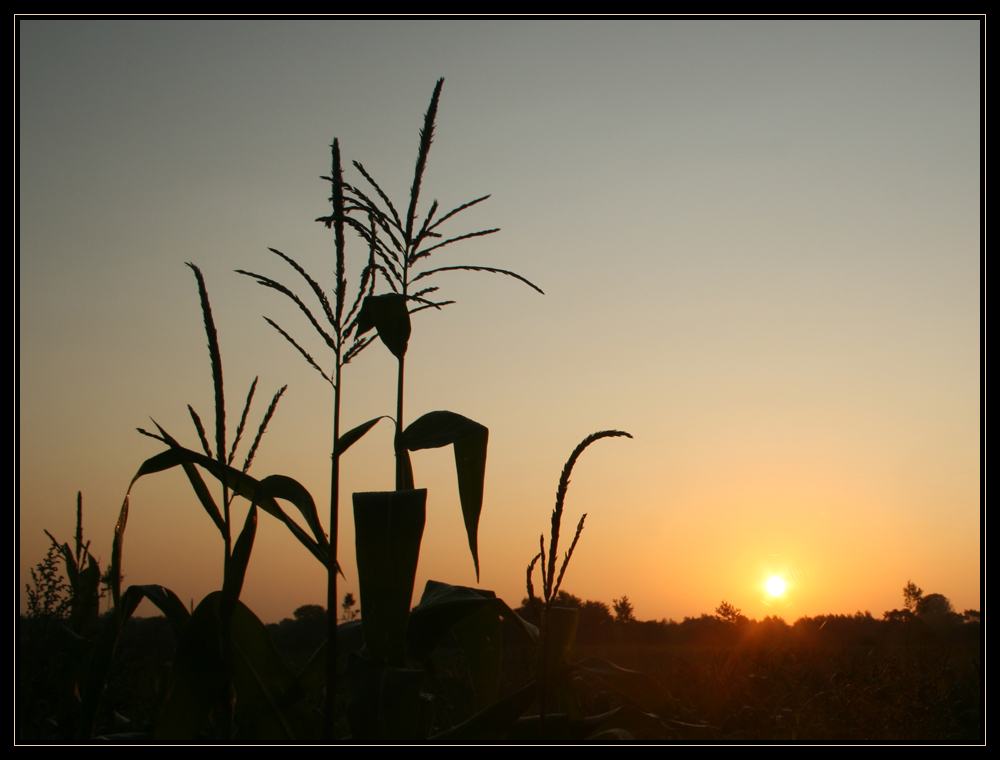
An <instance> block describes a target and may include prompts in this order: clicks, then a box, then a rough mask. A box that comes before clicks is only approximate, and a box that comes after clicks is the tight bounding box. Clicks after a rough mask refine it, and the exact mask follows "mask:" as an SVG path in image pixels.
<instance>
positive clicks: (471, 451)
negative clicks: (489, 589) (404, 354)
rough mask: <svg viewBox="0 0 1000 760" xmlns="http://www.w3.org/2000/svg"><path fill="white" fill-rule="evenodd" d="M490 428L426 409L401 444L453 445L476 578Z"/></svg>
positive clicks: (424, 446)
mask: <svg viewBox="0 0 1000 760" xmlns="http://www.w3.org/2000/svg"><path fill="white" fill-rule="evenodd" d="M489 435H490V431H489V430H488V429H487V428H486V427H485V426H483V425H480V424H479V423H478V422H475V421H473V420H470V419H469V418H468V417H463V416H462V415H460V414H455V413H454V412H448V411H437V412H428V413H427V414H425V415H423V416H422V417H420V418H419V419H417V420H414V421H413V422H412V423H410V425H409V426H407V428H406V430H404V431H403V437H402V442H403V447H404V448H406V449H408V450H410V451H418V450H420V449H436V448H441V447H442V446H447V445H448V444H454V446H455V472H456V474H457V476H458V496H459V500H460V501H461V504H462V517H463V519H464V520H465V532H466V535H467V536H468V539H469V551H471V552H472V561H473V563H474V564H475V566H476V579H477V580H478V579H479V516H480V513H481V512H482V511H483V483H484V481H485V479H486V449H487V445H488V443H489Z"/></svg>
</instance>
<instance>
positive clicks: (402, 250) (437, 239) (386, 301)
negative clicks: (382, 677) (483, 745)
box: [345, 77, 544, 575]
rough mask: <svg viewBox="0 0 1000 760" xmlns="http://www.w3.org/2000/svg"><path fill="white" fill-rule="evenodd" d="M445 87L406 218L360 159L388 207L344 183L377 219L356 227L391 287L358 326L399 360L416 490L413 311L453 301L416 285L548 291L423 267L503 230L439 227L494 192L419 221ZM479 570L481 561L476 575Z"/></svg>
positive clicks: (352, 207)
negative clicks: (434, 279)
mask: <svg viewBox="0 0 1000 760" xmlns="http://www.w3.org/2000/svg"><path fill="white" fill-rule="evenodd" d="M443 85H444V78H443V77H442V78H441V79H439V80H438V81H437V84H436V85H435V87H434V94H433V95H432V96H431V102H430V105H429V106H428V108H427V112H426V113H425V114H424V124H423V127H422V128H421V130H420V145H419V148H418V151H417V163H416V168H415V170H414V174H413V184H412V185H411V186H410V197H409V200H408V203H407V207H406V215H405V217H401V216H400V215H399V213H398V212H397V211H396V207H395V205H393V203H392V201H391V200H390V199H389V196H388V195H387V194H386V193H385V192H384V191H383V190H382V188H381V186H380V185H379V184H378V182H376V181H375V179H374V178H373V177H372V176H371V174H369V173H368V171H367V170H366V169H365V167H364V166H363V165H362V164H361V163H360V162H358V161H355V162H354V166H355V167H356V168H357V170H358V171H359V172H360V173H361V175H362V176H363V177H364V178H365V180H367V182H368V184H369V185H371V187H372V188H373V189H374V191H375V194H377V196H378V198H379V199H380V200H381V202H382V204H383V205H381V206H380V205H379V204H378V203H376V202H375V201H374V200H373V199H372V198H371V197H370V194H369V193H366V192H364V191H362V190H361V189H359V188H358V187H355V186H350V185H348V186H346V187H345V190H346V195H347V199H348V200H347V210H348V212H354V213H360V214H363V215H367V217H368V219H370V220H371V221H372V225H370V226H369V227H366V226H363V225H357V229H358V232H359V234H361V235H362V236H363V237H364V238H365V239H366V240H367V241H368V244H369V246H370V248H371V251H372V253H373V254H374V257H375V259H374V260H373V262H372V265H373V266H374V268H375V270H376V271H377V272H378V274H379V275H380V276H381V279H382V280H383V281H384V282H385V284H387V285H388V286H389V289H390V290H391V292H390V293H385V294H382V295H378V296H369V297H368V298H366V299H365V302H364V304H363V306H362V309H361V315H360V316H361V322H360V324H359V328H358V329H359V332H360V333H361V334H364V333H365V332H367V331H368V330H370V329H372V328H373V327H374V328H376V329H377V331H378V334H379V337H380V338H381V339H382V341H383V342H384V343H385V345H386V347H387V348H388V349H389V350H390V351H391V352H392V354H393V356H395V357H396V360H397V362H398V373H397V385H396V436H395V450H396V488H397V489H405V488H413V473H412V468H411V467H410V463H409V456H408V454H407V449H408V448H409V449H410V450H413V448H414V447H413V446H407V441H406V437H405V436H404V430H405V428H404V425H403V398H404V376H405V357H406V348H407V343H408V341H409V336H410V318H409V315H410V314H412V313H414V312H417V311H421V310H423V309H427V308H437V309H440V308H441V307H443V306H446V305H449V304H452V303H454V301H450V300H438V297H437V295H436V293H437V291H438V287H437V286H428V285H427V283H422V284H421V285H417V283H419V282H420V281H421V280H424V279H426V278H429V277H431V276H432V275H435V274H438V273H440V272H448V271H458V270H465V271H475V272H492V273H494V274H503V275H507V276H508V277H513V278H515V279H517V280H520V281H521V282H523V283H525V284H526V285H528V286H530V287H531V288H534V289H535V290H537V291H538V292H539V293H543V291H542V289H541V288H539V287H538V286H537V285H535V284H534V283H532V282H530V281H529V280H527V279H525V278H524V277H522V276H521V275H519V274H516V273H514V272H511V271H509V270H506V269H497V268H495V267H482V266H472V265H467V264H466V265H452V266H441V267H434V268H422V267H424V266H426V265H427V264H428V262H429V260H430V256H431V255H432V254H433V253H434V252H435V251H438V250H440V249H441V248H444V247H445V246H448V245H451V244H452V243H456V242H458V241H460V240H468V239H470V238H475V237H482V236H484V235H492V234H493V233H494V232H499V228H492V229H485V230H479V231H477V232H468V233H465V234H462V235H457V236H454V237H450V238H447V239H445V238H444V235H443V234H442V233H441V232H440V231H439V228H440V227H441V226H442V225H443V224H444V223H445V222H447V221H448V220H449V219H451V218H452V217H454V216H456V215H457V214H459V213H460V212H462V211H464V210H465V209H468V208H471V207H472V206H475V205H477V204H479V203H482V202H483V201H485V200H486V199H487V198H489V197H490V196H489V195H484V196H482V197H481V198H476V199H475V200H472V201H469V202H467V203H463V204H461V205H460V206H457V207H456V208H454V209H452V210H451V211H449V212H448V213H446V214H444V215H442V216H440V217H438V216H437V213H438V210H439V206H438V202H437V201H436V200H435V201H434V202H433V203H432V204H431V206H430V209H429V210H428V211H427V215H426V216H425V217H424V218H423V221H420V219H419V217H418V215H417V203H418V200H419V198H420V189H421V184H422V182H423V177H424V170H425V169H426V168H427V156H428V154H429V153H430V149H431V143H432V142H433V138H434V125H435V121H436V118H437V110H438V102H439V100H440V98H441V88H442V87H443ZM543 294H544V293H543ZM478 570H479V568H478V559H477V561H476V572H477V575H478Z"/></svg>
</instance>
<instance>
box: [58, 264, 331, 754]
mask: <svg viewBox="0 0 1000 760" xmlns="http://www.w3.org/2000/svg"><path fill="white" fill-rule="evenodd" d="M188 266H190V267H191V269H192V271H193V272H194V274H195V278H196V280H197V283H198V292H199V298H200V301H201V308H202V316H203V319H204V325H205V330H206V334H207V337H208V347H209V356H210V360H211V365H212V378H213V386H214V391H215V393H214V397H215V420H214V422H215V425H214V430H213V432H214V436H213V437H214V444H215V445H214V449H213V446H212V445H211V444H210V443H209V440H210V439H209V435H208V433H207V432H206V430H205V426H204V424H203V423H202V421H201V417H200V416H199V415H198V413H197V412H196V411H195V410H194V408H193V407H191V406H188V412H189V414H190V416H191V419H192V422H193V423H194V427H195V430H196V432H197V435H198V438H199V440H200V443H201V447H202V449H203V451H204V453H199V452H197V451H193V450H191V449H187V448H185V447H183V446H181V445H180V444H179V443H178V442H177V441H176V440H175V439H174V438H173V437H172V436H170V435H169V434H168V433H167V432H166V431H165V430H164V429H163V428H162V427H161V426H160V425H158V424H157V430H158V433H149V432H147V431H145V430H142V429H140V431H139V432H141V433H143V434H144V435H148V436H150V437H152V438H155V439H156V440H159V441H161V442H163V443H165V444H166V445H167V446H168V448H167V450H166V451H164V452H162V453H160V454H158V455H156V456H154V457H151V458H150V459H148V460H146V461H145V462H144V463H143V464H142V466H141V467H140V468H139V470H138V472H137V473H136V474H135V477H134V478H133V479H132V482H131V484H130V485H129V490H128V493H127V494H126V496H125V500H124V502H123V503H122V508H121V512H120V513H119V517H118V522H117V524H116V525H115V536H114V543H113V545H112V553H111V567H110V569H109V573H108V583H109V585H110V588H111V596H112V600H113V605H114V606H113V609H112V613H111V614H110V615H109V616H107V617H106V618H104V621H103V624H102V625H101V626H100V629H99V630H98V631H97V633H96V636H95V638H94V639H93V640H92V641H89V642H87V645H86V647H85V652H84V653H83V654H81V657H80V663H81V671H80V673H81V675H80V677H79V684H78V687H77V691H78V693H79V695H80V697H79V698H80V700H81V708H80V718H79V719H78V721H77V726H76V729H75V731H74V734H75V738H77V739H87V738H90V737H91V736H92V731H93V728H94V718H95V716H96V712H97V706H98V702H99V700H100V695H101V692H102V691H103V688H104V683H105V680H106V676H107V673H108V669H109V667H110V663H111V659H112V657H113V655H114V651H115V648H116V646H117V642H118V638H119V636H120V634H121V630H122V626H123V625H124V623H125V622H126V621H127V620H128V618H129V617H130V616H131V615H132V614H133V613H134V612H135V609H136V608H137V606H138V605H139V603H140V602H141V601H142V600H143V599H148V600H149V601H151V602H152V603H153V604H155V605H156V606H157V607H159V608H160V610H161V611H162V612H163V613H164V614H165V615H166V616H167V618H168V619H169V620H170V622H171V623H172V624H173V626H174V627H175V629H176V630H177V633H178V637H179V642H180V643H179V647H178V652H177V656H176V658H175V661H174V666H173V669H172V677H171V685H170V689H169V693H168V696H167V699H166V701H165V703H164V706H163V711H162V712H161V715H160V719H159V721H158V723H157V736H158V737H160V738H174V739H193V738H196V737H197V736H199V735H200V733H201V732H202V731H203V730H204V729H205V727H206V725H207V724H208V721H209V716H210V714H211V713H212V711H213V710H217V709H218V708H220V707H221V710H219V711H218V712H217V716H218V719H219V720H218V722H217V726H220V727H221V731H222V736H223V738H230V737H231V736H233V731H234V730H235V729H234V723H233V717H234V715H233V705H234V703H233V700H232V699H228V700H227V699H225V698H224V697H225V695H226V694H227V693H230V694H232V693H235V695H236V697H237V698H238V703H237V707H240V708H241V717H242V719H243V720H242V727H241V731H242V735H243V736H244V738H310V737H312V736H314V735H315V734H314V733H312V732H311V730H310V722H311V718H310V716H309V714H308V705H307V704H306V703H305V701H304V700H298V701H297V702H296V701H290V700H288V699H284V698H283V697H282V695H283V694H285V693H287V692H289V690H293V689H294V688H295V681H296V679H295V677H294V676H293V675H292V674H291V673H290V672H288V670H287V667H285V666H284V665H283V663H282V662H281V658H280V656H279V655H278V653H277V651H276V650H275V649H274V647H273V644H271V643H270V639H269V638H268V634H267V632H266V630H265V628H264V625H263V623H261V622H260V620H259V619H258V618H257V617H256V616H255V615H254V614H253V613H252V612H251V611H250V610H249V609H248V608H246V606H245V605H243V604H242V603H241V602H240V601H239V596H240V593H241V591H242V587H243V580H244V577H245V574H246V568H247V564H248V563H249V560H250V554H251V551H252V548H253V542H254V537H255V535H256V528H257V511H258V506H259V507H260V508H261V509H263V510H264V511H266V512H268V513H270V514H272V515H273V516H274V517H276V518H278V519H279V520H281V521H282V522H285V523H286V525H288V526H289V528H290V529H291V530H292V531H293V533H295V534H296V536H297V537H298V538H299V540H300V541H301V542H302V543H303V544H304V545H306V546H307V547H308V548H309V549H310V551H312V552H313V554H315V555H316V556H317V557H318V558H319V559H320V560H321V561H323V562H327V561H328V560H327V558H328V554H329V548H328V546H327V545H326V543H325V542H326V538H325V535H324V534H323V532H322V528H321V527H320V525H319V519H318V517H317V515H316V510H315V506H314V505H313V504H312V499H311V497H310V496H309V495H308V493H307V492H306V491H305V489H304V488H302V486H301V485H299V484H298V483H296V482H295V481H293V480H292V479H291V478H286V477H284V476H279V475H275V476H271V477H268V478H264V479H263V480H261V481H257V480H256V479H254V478H252V477H251V476H250V475H248V474H247V471H248V470H249V469H250V466H251V464H252V462H253V459H254V455H255V454H256V451H257V449H258V447H259V445H260V442H261V439H262V437H263V435H264V432H265V430H266V429H267V426H268V423H269V422H270V420H271V418H272V416H273V415H274V412H275V409H276V407H277V404H278V401H279V399H280V398H281V396H282V394H283V393H284V390H285V389H284V388H282V389H280V390H279V391H278V392H277V393H276V394H275V396H274V398H273V399H272V400H271V403H270V405H269V407H268V409H267V411H266V412H265V414H264V417H263V420H262V422H261V424H260V425H259V427H258V429H257V434H256V436H255V438H254V440H253V443H252V444H251V446H250V448H249V451H248V453H247V455H246V457H245V458H244V461H243V464H242V467H240V468H237V467H235V466H234V461H235V458H236V452H237V449H238V446H239V443H240V442H241V440H242V439H243V437H244V436H243V434H244V432H245V431H246V429H247V428H246V425H247V419H248V416H249V411H250V406H251V404H252V402H253V398H254V395H255V391H256V387H257V380H256V379H255V380H254V382H253V383H252V384H251V386H250V392H249V394H248V396H247V399H246V402H245V404H244V407H243V411H242V414H241V415H240V421H239V423H238V425H237V430H236V433H235V435H234V437H233V438H232V442H231V444H230V443H229V439H228V436H227V425H226V403H225V389H224V385H223V379H222V357H221V352H220V350H219V341H218V335H217V332H216V329H215V322H214V319H213V317H212V309H211V304H210V302H209V299H208V291H207V289H206V287H205V281H204V277H203V276H202V274H201V271H200V270H199V269H198V268H197V267H196V266H194V265H193V264H189V265H188ZM154 424H156V423H155V421H154ZM176 466H181V467H182V468H183V469H184V471H185V474H186V475H187V476H188V479H189V481H190V482H191V485H192V487H193V489H194V491H195V494H196V495H197V497H198V499H199V501H200V503H201V504H202V507H203V508H204V509H205V511H206V512H207V513H208V515H209V517H210V518H211V520H212V522H213V523H214V524H215V526H216V528H217V529H218V530H219V532H220V534H221V537H222V539H223V545H224V553H223V585H222V589H221V590H220V591H216V592H213V593H211V594H209V595H208V596H207V597H206V598H205V599H204V600H202V602H201V604H199V605H198V607H197V609H195V610H194V611H193V612H192V613H189V612H188V610H187V608H186V607H185V606H184V604H183V603H182V602H181V601H180V599H179V598H178V597H177V595H176V594H174V593H173V592H172V591H170V590H169V589H166V588H163V587H162V586H158V585H140V586H130V587H129V588H128V589H127V590H125V591H124V592H123V591H122V588H121V577H122V574H121V568H122V558H123V553H124V538H125V529H126V525H127V522H128V515H129V499H130V496H131V491H132V488H133V486H134V485H135V483H136V481H138V480H139V478H141V477H143V476H145V475H149V474H151V473H156V472H162V471H164V470H168V469H171V468H173V467H176ZM199 467H200V468H202V469H203V470H205V471H207V472H208V473H209V474H211V475H212V476H213V477H214V478H216V479H217V480H218V481H219V482H220V483H221V484H222V498H221V504H222V508H221V509H220V508H219V503H217V502H216V499H215V497H213V496H212V494H211V492H210V490H209V488H208V486H207V485H206V484H205V481H204V479H203V478H202V476H201V472H200V471H199V469H198V468H199ZM236 496H242V497H244V498H246V499H247V500H249V501H250V508H249V510H248V511H247V516H246V519H245V521H244V522H243V526H242V529H240V531H239V535H238V537H237V538H236V540H235V543H234V541H233V535H234V527H236V526H235V525H234V523H233V518H232V504H233V500H234V499H235V497H236ZM278 498H281V499H285V500H287V501H290V502H291V503H292V504H294V505H295V506H296V507H297V508H298V509H299V510H300V512H301V513H302V514H303V516H305V518H306V522H307V524H308V525H309V526H310V528H311V529H312V531H313V535H312V536H310V535H309V534H308V533H307V532H306V531H305V530H303V529H302V528H300V527H299V526H298V524H297V523H295V522H294V521H293V520H291V519H290V518H289V517H288V516H287V515H286V514H285V512H284V511H283V510H282V508H281V507H280V506H279V504H278V502H277V499H278ZM78 512H79V508H78ZM78 521H79V514H78ZM79 533H80V531H79V528H78V534H79ZM80 540H81V537H80V536H79V535H78V542H79V541H80ZM88 556H89V555H88ZM67 561H69V557H68V556H67ZM77 565H79V562H78V563H77ZM89 570H91V568H90V567H88V571H89ZM93 571H94V572H93V573H92V575H95V576H96V566H94V567H93ZM94 614H95V616H96V610H95V613H94ZM300 690H301V689H300Z"/></svg>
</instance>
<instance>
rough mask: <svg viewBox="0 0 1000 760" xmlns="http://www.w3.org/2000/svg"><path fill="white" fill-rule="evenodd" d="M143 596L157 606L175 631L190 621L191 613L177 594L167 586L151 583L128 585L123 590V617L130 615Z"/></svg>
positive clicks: (183, 627)
mask: <svg viewBox="0 0 1000 760" xmlns="http://www.w3.org/2000/svg"><path fill="white" fill-rule="evenodd" d="M143 598H146V599H148V600H149V601H151V602H152V603H153V604H155V605H156V606H157V607H158V608H159V610H160V612H162V613H163V614H164V616H165V617H166V618H167V620H169V621H170V624H171V625H172V626H173V627H174V630H175V631H176V632H177V633H181V632H182V631H183V630H184V629H185V628H187V625H188V623H189V622H191V613H190V612H188V608H187V607H185V606H184V602H182V601H181V600H180V598H179V597H178V596H177V594H175V593H174V592H173V591H171V590H170V589H168V588H165V587H163V586H157V585H152V584H151V585H145V586H129V587H128V590H127V591H126V592H125V612H124V614H125V619H127V618H128V617H131V615H132V613H133V612H135V608H136V607H137V606H138V605H139V602H141V601H142V599H143ZM123 622H124V620H123Z"/></svg>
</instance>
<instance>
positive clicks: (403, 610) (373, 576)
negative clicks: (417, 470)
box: [354, 488, 427, 667]
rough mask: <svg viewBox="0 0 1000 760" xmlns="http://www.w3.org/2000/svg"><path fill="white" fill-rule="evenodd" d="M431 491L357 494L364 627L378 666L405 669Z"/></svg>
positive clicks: (356, 517)
mask: <svg viewBox="0 0 1000 760" xmlns="http://www.w3.org/2000/svg"><path fill="white" fill-rule="evenodd" d="M426 502H427V490H426V489H423V488H421V489H418V490H410V491H378V492H373V493H356V494H354V534H355V543H356V547H357V560H358V585H359V587H360V592H361V609H362V610H363V611H364V614H363V615H362V616H361V623H362V626H363V629H364V632H365V646H366V648H367V649H368V653H369V655H370V656H371V657H372V658H373V659H375V660H376V661H378V662H382V663H386V664H388V665H391V666H393V667H400V666H402V664H403V662H404V658H405V653H406V626H407V621H408V618H409V614H410V599H411V598H412V596H413V581H414V578H415V576H416V572H417V559H418V557H419V555H420V541H421V538H422V537H423V533H424V521H425V517H426Z"/></svg>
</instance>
